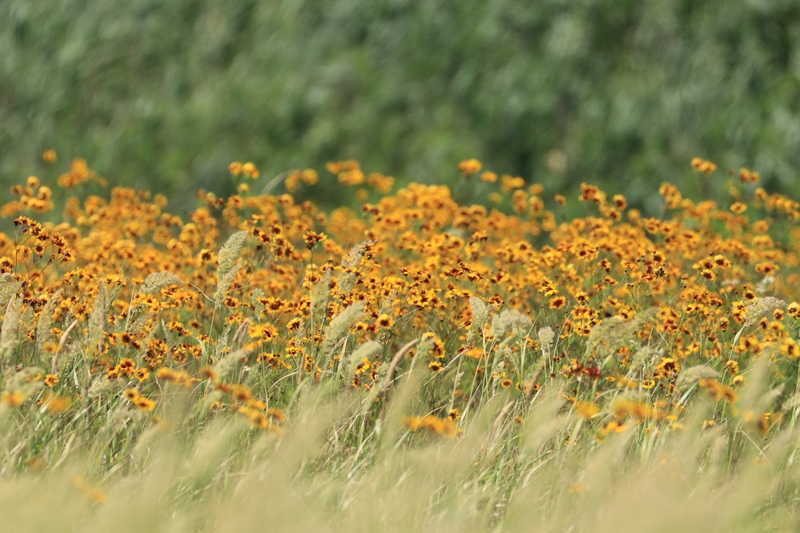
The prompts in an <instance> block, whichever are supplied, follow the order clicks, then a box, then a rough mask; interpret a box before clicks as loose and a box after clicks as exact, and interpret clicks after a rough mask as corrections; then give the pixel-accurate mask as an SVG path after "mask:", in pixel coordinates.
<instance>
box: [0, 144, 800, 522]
mask: <svg viewBox="0 0 800 533" xmlns="http://www.w3.org/2000/svg"><path fill="white" fill-rule="evenodd" d="M43 158H44V165H45V168H47V169H48V170H47V172H48V174H47V177H43V178H42V179H39V178H38V177H35V176H31V177H28V178H27V179H24V180H22V181H21V182H20V183H19V184H17V185H14V186H13V187H12V188H11V194H10V195H8V196H7V198H8V201H7V202H6V203H5V204H3V205H2V206H0V215H2V217H3V219H2V224H3V226H2V227H3V228H7V230H5V231H4V232H3V233H0V306H2V309H3V311H2V312H3V320H2V327H0V391H2V392H0V394H1V396H0V516H2V520H3V524H5V525H9V526H11V527H13V530H14V531H19V532H25V531H32V532H33V531H53V532H56V531H65V532H66V531H81V532H83V531H98V532H107V531H118V532H121V533H127V532H131V533H134V532H136V533H138V532H142V531H148V532H160V531H164V532H167V531H176V532H177V531H180V532H184V531H198V532H203V531H223V532H224V531H263V530H272V529H274V530H292V531H310V530H316V531H339V530H342V531H345V530H346V531H437V532H441V531H454V532H455V531H458V532H463V531H615V532H616V531H637V532H638V531H696V530H701V529H702V530H711V531H789V530H796V529H797V527H798V522H800V517H798V515H797V508H798V498H799V497H800V472H798V469H797V468H796V465H797V453H798V443H799V442H800V430H798V429H797V428H796V421H797V419H798V414H800V383H799V382H798V375H799V372H800V368H799V367H798V357H800V344H799V343H798V340H797V334H798V329H799V328H800V323H798V320H800V304H799V303H798V300H800V294H798V293H799V292H800V270H798V264H799V263H800V230H798V227H797V225H796V222H797V220H798V218H800V203H798V202H797V201H796V200H795V199H793V198H790V197H787V196H784V195H781V194H777V193H774V192H771V191H769V190H765V188H763V186H762V184H761V183H760V176H759V174H758V172H756V171H753V170H749V169H746V168H741V169H738V170H728V169H722V168H717V166H716V165H715V164H714V163H712V162H710V161H706V160H704V159H700V158H696V159H694V160H692V161H691V162H689V161H687V162H686V175H687V179H690V180H692V181H693V182H694V183H695V184H696V187H695V189H694V190H698V191H703V190H708V189H709V186H710V185H709V184H713V187H711V188H713V189H714V190H723V191H725V194H726V196H720V197H718V198H715V199H713V200H712V199H709V198H704V197H697V198H690V197H685V196H684V195H683V194H682V193H681V191H680V190H678V188H676V187H675V186H673V185H670V184H669V183H664V184H661V185H660V187H659V186H654V187H653V190H652V195H653V197H656V195H657V197H658V200H657V203H658V205H659V206H660V207H659V210H658V214H657V216H645V215H644V214H642V213H641V212H639V211H638V210H637V209H633V208H631V207H629V206H628V201H627V199H626V198H625V196H624V195H623V194H621V193H622V191H619V190H617V191H613V190H608V191H604V190H601V189H600V188H598V187H596V186H593V185H590V184H582V185H581V186H580V187H579V188H576V189H575V190H573V191H571V192H569V193H568V194H563V195H562V194H561V193H560V192H556V191H552V190H547V188H546V187H544V186H543V185H539V184H535V183H534V184H531V183H529V182H526V181H525V180H523V179H522V178H520V177H516V176H513V175H505V174H502V173H501V172H495V171H493V170H492V169H486V168H484V167H483V165H482V164H481V163H480V162H479V161H477V160H474V159H470V160H464V161H461V162H460V163H458V162H457V161H456V162H454V164H453V171H454V172H457V173H459V174H460V182H459V183H458V184H457V185H455V186H454V187H453V189H452V190H451V189H450V188H448V187H446V186H443V185H435V184H421V183H414V182H411V183H407V184H405V183H404V184H403V186H402V187H401V186H398V184H395V183H394V179H393V178H392V177H391V176H387V175H383V174H380V173H377V172H372V171H369V170H367V169H363V168H362V167H361V166H360V165H359V163H357V162H355V161H352V160H345V161H334V162H331V163H328V165H327V166H326V167H325V168H324V169H323V168H320V169H316V170H315V169H298V170H294V171H290V172H287V173H284V174H281V175H279V176H278V177H276V178H272V177H271V176H261V175H260V172H259V169H258V167H257V166H256V165H255V164H253V163H249V162H244V163H241V162H233V163H231V164H230V167H229V174H230V176H229V178H230V180H231V189H232V190H233V191H234V192H233V193H232V194H231V195H229V196H225V197H221V196H218V195H216V194H214V193H211V192H207V191H202V190H201V191H198V192H197V195H196V198H195V205H194V207H193V208H191V209H188V210H183V211H178V212H172V211H170V199H169V198H167V197H166V196H164V195H162V194H159V193H158V192H157V191H152V192H151V191H146V190H136V189H131V188H123V187H112V186H109V185H108V183H109V182H111V183H113V176H100V175H98V174H97V173H96V172H94V171H93V170H92V168H91V162H88V163H87V162H86V161H84V160H80V159H76V160H73V161H71V162H70V161H61V160H60V159H59V158H58V156H57V154H56V153H55V152H52V151H48V152H45V154H44V156H43ZM225 179H228V176H226V177H225ZM319 182H326V183H328V184H330V183H331V182H333V183H335V186H336V187H337V188H339V189H340V190H341V191H344V192H343V193H341V194H343V195H345V196H346V197H348V198H349V200H348V201H349V202H350V203H351V204H353V205H360V206H361V207H360V209H353V208H350V207H338V208H333V209H322V208H319V207H317V206H316V205H315V204H314V203H312V202H311V201H309V200H308V199H307V198H308V197H309V196H312V195H313V190H314V188H315V187H317V186H319ZM328 187H330V185H328ZM476 190H480V191H486V194H485V197H484V201H483V202H481V203H480V204H468V203H467V202H464V201H463V200H462V199H465V198H470V197H472V196H474V195H472V193H471V192H470V191H472V192H474V191H476ZM183 203H184V204H185V203H186V201H185V199H183ZM576 210H577V211H580V212H582V213H583V215H582V216H577V217H576V216H574V215H573V214H572V213H574V212H575V211H576ZM12 221H13V224H12Z"/></svg>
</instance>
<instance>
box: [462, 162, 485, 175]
mask: <svg viewBox="0 0 800 533" xmlns="http://www.w3.org/2000/svg"><path fill="white" fill-rule="evenodd" d="M481 166H482V165H481V162H480V161H478V160H477V159H465V160H464V161H462V162H460V163H459V164H458V170H460V171H461V173H462V174H464V175H465V176H469V175H471V174H475V173H477V172H480V171H481Z"/></svg>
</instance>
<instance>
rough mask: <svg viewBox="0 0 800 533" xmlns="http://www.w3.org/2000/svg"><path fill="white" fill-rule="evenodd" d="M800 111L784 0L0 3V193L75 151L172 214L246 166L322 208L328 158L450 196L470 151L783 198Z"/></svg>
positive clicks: (635, 182) (791, 27)
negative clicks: (694, 166)
mask: <svg viewBox="0 0 800 533" xmlns="http://www.w3.org/2000/svg"><path fill="white" fill-rule="evenodd" d="M799 111H800V2H797V1H796V0H750V1H742V2H736V3H731V2H721V1H708V2H697V1H694V0H675V1H668V2H667V1H664V2H640V1H638V0H568V1H567V0H537V1H536V2H531V1H528V0H492V1H491V2H487V1H484V0H458V1H434V0H432V1H425V2H418V1H410V0H329V1H325V2H319V1H316V0H314V1H311V0H284V1H278V0H275V1H268V2H263V1H257V0H237V1H226V2H219V1H215V0H169V1H164V0H127V1H125V2H102V1H89V0H36V1H35V2H34V1H31V0H3V1H2V2H0V185H2V191H3V192H2V194H3V195H6V194H7V192H6V191H7V190H8V188H7V186H8V185H10V184H11V183H14V182H18V181H20V180H22V179H24V178H25V177H26V176H28V175H30V174H36V175H40V177H41V175H44V176H48V175H50V174H53V175H57V174H58V172H59V169H60V171H61V172H63V171H66V169H67V168H68V165H69V161H70V160H71V159H72V158H74V157H84V158H86V159H87V160H88V162H89V166H90V167H91V168H92V169H94V170H95V171H97V172H98V173H99V174H100V175H102V176H104V177H106V178H107V179H108V180H109V182H110V183H111V184H124V185H133V186H136V187H141V188H147V189H150V190H152V191H155V192H162V193H165V194H167V195H169V196H170V197H172V198H173V199H175V198H177V199H178V200H177V201H178V203H180V202H181V201H182V199H186V198H191V194H190V192H191V191H194V190H195V189H197V188H205V189H208V190H212V191H217V192H219V193H225V192H226V191H227V190H229V189H230V187H231V180H230V177H229V175H228V171H227V165H228V163H230V162H231V161H233V160H243V161H247V160H251V161H253V162H255V163H256V164H257V165H258V167H259V168H260V169H261V173H262V178H261V179H262V180H269V179H270V178H272V177H273V176H276V175H278V174H280V173H281V172H283V171H286V170H288V169H292V168H306V167H312V168H315V169H317V170H318V171H319V174H320V183H319V184H318V185H317V186H316V189H315V191H314V192H307V194H308V195H311V196H312V199H315V200H317V201H319V202H321V203H323V204H327V205H333V204H334V203H336V202H338V201H341V196H340V190H341V187H340V186H338V184H337V182H336V180H335V177H334V176H332V175H330V174H328V173H327V172H326V171H325V169H324V164H325V162H326V161H329V160H336V159H346V158H353V159H358V160H360V161H361V162H362V165H363V168H364V169H365V170H367V171H373V170H374V171H379V172H383V173H385V174H388V175H393V176H394V177H395V178H396V179H397V181H398V184H400V185H402V184H403V183H404V182H407V181H409V180H415V181H421V182H430V183H434V182H435V183H445V184H453V183H454V182H455V181H456V180H458V179H459V178H460V175H459V173H458V171H457V170H456V165H457V163H458V162H459V161H460V160H462V159H465V158H471V157H474V158H478V159H480V160H481V161H482V162H483V163H484V168H486V169H491V170H494V171H496V172H498V173H508V174H512V175H519V176H522V177H524V178H525V179H526V180H527V181H528V182H530V183H542V184H544V185H545V186H546V190H547V191H548V192H549V193H551V194H555V193H559V192H561V193H563V192H568V191H571V192H574V191H575V190H576V188H577V185H578V184H579V183H580V182H582V181H585V182H591V183H596V184H599V185H601V186H603V187H606V188H607V190H608V191H609V192H624V193H626V195H627V197H628V199H629V202H630V203H631V204H633V205H637V206H639V207H644V208H645V209H646V210H650V209H653V208H654V206H655V205H656V199H655V196H656V191H657V188H658V185H659V184H660V183H661V182H662V181H671V182H673V183H676V184H677V185H679V186H680V187H682V188H683V189H685V190H686V191H687V192H688V193H693V192H699V190H700V189H701V188H702V189H704V190H703V192H704V193H708V194H714V192H715V191H717V192H719V191H721V190H722V188H723V187H724V184H723V183H722V182H723V181H724V179H722V178H720V179H716V180H715V178H713V177H712V178H711V182H712V183H711V184H710V185H709V184H706V185H703V184H701V183H699V179H698V177H697V176H696V175H694V174H693V173H692V171H691V167H690V165H689V161H690V160H691V158H692V157H695V156H701V157H704V158H707V159H710V160H712V161H714V162H716V163H717V164H719V166H720V170H721V171H722V172H721V173H722V174H723V175H724V172H725V171H727V169H729V168H734V169H737V170H738V168H739V167H740V166H747V167H748V168H751V169H754V170H757V171H759V172H760V173H761V175H762V183H764V184H765V186H766V187H768V188H769V189H771V190H778V191H786V190H791V188H792V186H793V185H794V184H795V183H797V180H796V176H797V173H798V170H799V169H800V120H798V118H799V117H798V112H799ZM48 148H54V149H56V150H57V152H58V155H59V159H58V162H57V163H56V164H55V168H54V169H47V168H45V165H44V163H43V162H42V160H41V154H42V152H43V151H44V150H45V149H48ZM481 194H482V193H481V190H480V189H476V191H475V192H474V193H473V196H474V198H472V199H471V200H473V201H480V200H481Z"/></svg>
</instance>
